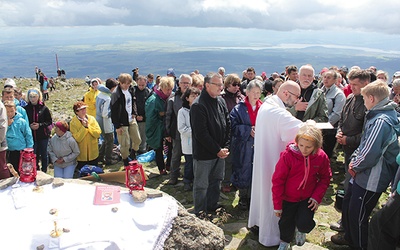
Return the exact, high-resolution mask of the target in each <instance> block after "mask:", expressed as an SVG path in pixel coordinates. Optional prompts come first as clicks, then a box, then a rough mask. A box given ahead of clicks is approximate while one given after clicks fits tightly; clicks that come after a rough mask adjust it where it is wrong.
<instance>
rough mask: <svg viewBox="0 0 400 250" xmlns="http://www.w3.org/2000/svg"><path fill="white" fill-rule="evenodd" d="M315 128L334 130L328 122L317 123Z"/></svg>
mask: <svg viewBox="0 0 400 250" xmlns="http://www.w3.org/2000/svg"><path fill="white" fill-rule="evenodd" d="M315 126H316V127H317V128H319V129H334V127H333V126H332V124H330V123H329V122H317V124H315Z"/></svg>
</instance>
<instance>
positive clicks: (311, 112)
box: [288, 88, 328, 122]
mask: <svg viewBox="0 0 400 250" xmlns="http://www.w3.org/2000/svg"><path fill="white" fill-rule="evenodd" d="M288 110H289V112H290V113H292V115H293V116H295V117H296V115H297V111H296V110H295V107H294V106H293V107H291V108H288ZM307 120H314V121H315V122H328V106H327V105H326V99H325V95H324V93H323V92H322V90H320V89H318V88H316V89H314V90H313V93H312V95H311V99H310V101H309V102H308V106H307V109H306V111H305V113H304V117H303V122H305V121H307Z"/></svg>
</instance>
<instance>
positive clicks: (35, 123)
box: [30, 122, 39, 130]
mask: <svg viewBox="0 0 400 250" xmlns="http://www.w3.org/2000/svg"><path fill="white" fill-rule="evenodd" d="M30 127H31V129H32V130H37V129H38V128H39V123H37V122H32V123H31V125H30Z"/></svg>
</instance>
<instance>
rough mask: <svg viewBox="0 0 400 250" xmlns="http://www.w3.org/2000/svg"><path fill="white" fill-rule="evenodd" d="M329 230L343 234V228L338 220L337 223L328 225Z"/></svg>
mask: <svg viewBox="0 0 400 250" xmlns="http://www.w3.org/2000/svg"><path fill="white" fill-rule="evenodd" d="M329 228H330V229H331V230H333V231H336V232H339V233H342V232H344V228H343V226H342V221H341V220H339V221H338V222H337V223H332V224H330V226H329Z"/></svg>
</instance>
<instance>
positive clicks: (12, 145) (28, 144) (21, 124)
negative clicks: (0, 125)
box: [6, 112, 33, 151]
mask: <svg viewBox="0 0 400 250" xmlns="http://www.w3.org/2000/svg"><path fill="white" fill-rule="evenodd" d="M6 138H7V144H8V150H10V151H15V150H23V149H24V148H33V137H32V130H31V128H30V127H29V124H28V122H27V121H26V120H25V119H24V118H23V117H22V115H21V114H20V113H18V112H16V113H15V116H14V121H13V123H11V125H10V126H8V128H7V133H6Z"/></svg>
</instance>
